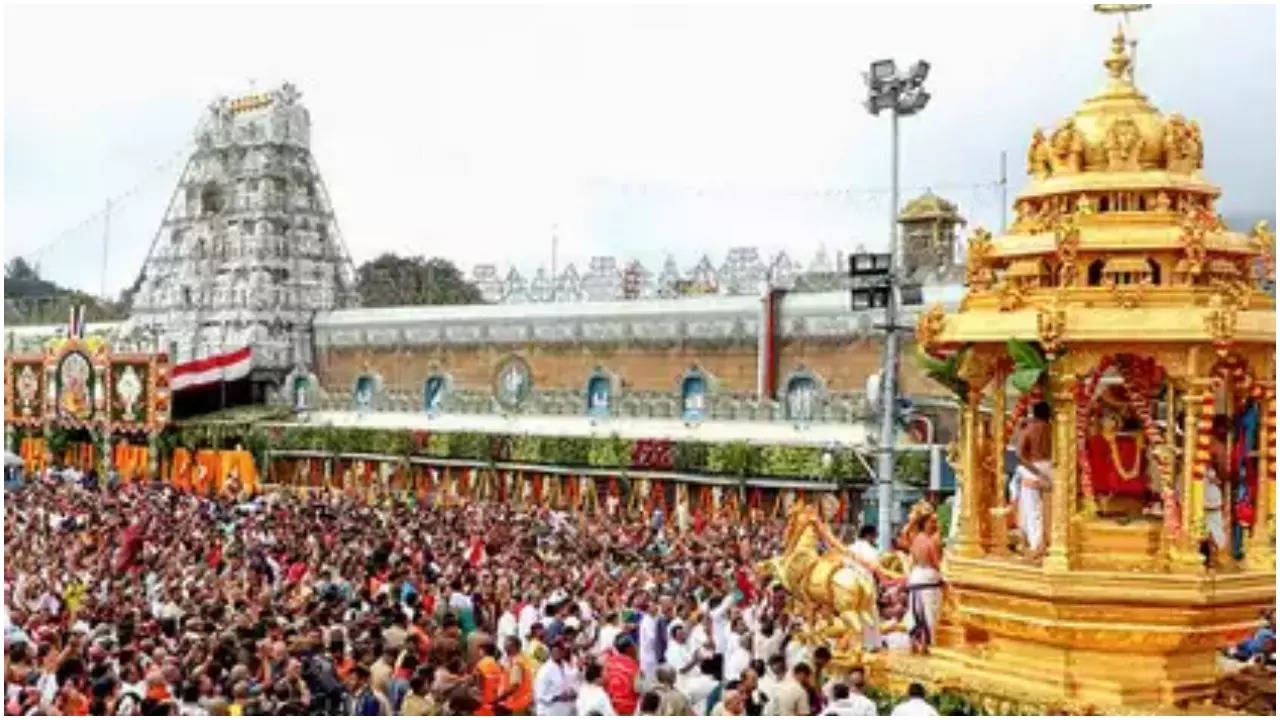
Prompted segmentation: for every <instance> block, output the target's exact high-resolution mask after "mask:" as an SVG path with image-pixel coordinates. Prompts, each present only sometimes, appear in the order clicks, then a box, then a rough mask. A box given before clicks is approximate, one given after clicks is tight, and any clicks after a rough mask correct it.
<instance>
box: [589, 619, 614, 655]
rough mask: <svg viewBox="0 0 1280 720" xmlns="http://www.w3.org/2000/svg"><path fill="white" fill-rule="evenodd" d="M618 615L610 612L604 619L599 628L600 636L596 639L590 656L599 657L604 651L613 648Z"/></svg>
mask: <svg viewBox="0 0 1280 720" xmlns="http://www.w3.org/2000/svg"><path fill="white" fill-rule="evenodd" d="M618 632H619V628H618V614H617V613H615V612H610V613H608V614H606V615H605V617H604V624H603V625H601V626H600V635H599V637H597V638H596V645H595V647H594V648H593V649H592V651H591V654H592V655H594V656H596V657H600V656H601V655H604V653H605V651H607V650H610V649H612V648H613V641H614V640H615V639H617V637H618Z"/></svg>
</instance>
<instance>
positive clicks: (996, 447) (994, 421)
mask: <svg viewBox="0 0 1280 720" xmlns="http://www.w3.org/2000/svg"><path fill="white" fill-rule="evenodd" d="M1008 377H1009V375H1008V373H1007V372H1006V371H1005V369H1004V368H1000V369H999V370H997V371H996V376H995V396H994V397H993V398H992V408H991V450H992V453H993V463H992V476H993V477H992V480H993V482H994V485H995V487H994V488H992V492H991V509H990V511H989V512H990V521H991V550H992V552H994V553H996V554H997V555H1004V554H1007V553H1008V550H1009V525H1008V513H1009V503H1008V499H1007V498H1006V497H1005V481H1004V477H1005V467H1004V448H1005V446H1006V445H1008V444H1009V439H1008V438H1006V437H1005V436H1004V423H1005V412H1006V411H1005V383H1006V381H1007V380H1008Z"/></svg>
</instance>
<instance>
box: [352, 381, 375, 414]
mask: <svg viewBox="0 0 1280 720" xmlns="http://www.w3.org/2000/svg"><path fill="white" fill-rule="evenodd" d="M355 401H356V409H357V410H370V409H372V408H373V376H372V375H361V376H360V377H359V378H357V379H356V396H355Z"/></svg>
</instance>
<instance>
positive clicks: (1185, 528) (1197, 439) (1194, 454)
mask: <svg viewBox="0 0 1280 720" xmlns="http://www.w3.org/2000/svg"><path fill="white" fill-rule="evenodd" d="M1213 388H1214V380H1213V378H1198V377H1193V378H1191V379H1190V380H1189V381H1188V382H1187V388H1186V394H1185V395H1184V397H1183V406H1184V417H1183V421H1182V422H1183V446H1182V457H1183V462H1182V498H1181V500H1182V542H1180V543H1179V544H1178V545H1179V547H1178V551H1177V552H1176V553H1175V555H1174V561H1175V562H1176V564H1177V565H1179V566H1181V567H1183V568H1194V567H1199V566H1202V565H1203V564H1204V560H1203V558H1202V557H1201V555H1200V540H1201V538H1202V537H1203V536H1204V475H1203V472H1204V467H1205V464H1206V463H1207V462H1208V460H1209V451H1208V448H1207V447H1205V448H1201V444H1202V442H1201V436H1202V434H1203V435H1204V436H1205V438H1207V434H1208V432H1209V430H1210V428H1211V427H1212V423H1213V412H1212V407H1211V406H1210V405H1206V398H1207V397H1210V396H1212V394H1213ZM1206 410H1208V412H1206ZM1206 442H1207V440H1206Z"/></svg>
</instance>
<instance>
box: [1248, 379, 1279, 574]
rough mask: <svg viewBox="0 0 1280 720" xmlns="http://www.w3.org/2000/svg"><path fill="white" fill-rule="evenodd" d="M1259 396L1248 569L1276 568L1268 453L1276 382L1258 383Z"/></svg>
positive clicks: (1272, 434) (1271, 443) (1273, 499)
mask: <svg viewBox="0 0 1280 720" xmlns="http://www.w3.org/2000/svg"><path fill="white" fill-rule="evenodd" d="M1259 384H1260V385H1261V386H1262V398H1261V399H1260V402H1259V407H1258V411H1259V416H1258V459H1257V462H1258V495H1257V498H1256V499H1255V500H1254V509H1253V515H1254V518H1253V533H1252V534H1251V535H1250V537H1249V547H1248V548H1247V549H1246V551H1245V565H1246V567H1248V568H1249V569H1250V570H1263V571H1266V570H1271V571H1274V570H1275V569H1276V544H1275V531H1276V524H1275V523H1276V475H1275V467H1274V466H1273V465H1272V457H1271V454H1272V453H1273V452H1274V451H1275V442H1276V437H1275V432H1276V384H1275V381H1274V380H1272V381H1268V382H1263V383H1259Z"/></svg>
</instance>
